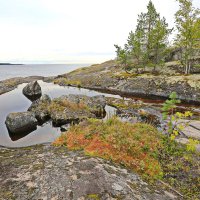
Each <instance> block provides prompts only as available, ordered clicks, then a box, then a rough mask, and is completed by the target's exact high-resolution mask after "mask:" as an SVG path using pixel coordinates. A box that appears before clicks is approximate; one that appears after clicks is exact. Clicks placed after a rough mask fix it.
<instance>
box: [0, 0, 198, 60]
mask: <svg viewBox="0 0 200 200" xmlns="http://www.w3.org/2000/svg"><path fill="white" fill-rule="evenodd" d="M148 1H149V0H0V62H13V63H16V62H18V63H97V62H102V61H105V60H108V59H113V58H114V57H115V48H114V46H113V45H114V44H119V45H123V44H124V43H125V41H126V39H127V36H128V33H129V32H130V31H131V30H134V28H135V25H136V20H137V15H138V14H140V13H141V12H144V11H146V6H147V3H148ZM152 1H153V3H154V5H155V7H156V9H157V11H158V12H160V14H161V16H165V17H166V19H167V22H168V23H169V25H170V26H173V23H174V13H175V12H176V10H177V9H178V4H177V3H176V1H175V0H152ZM193 3H194V5H195V7H200V0H194V1H193Z"/></svg>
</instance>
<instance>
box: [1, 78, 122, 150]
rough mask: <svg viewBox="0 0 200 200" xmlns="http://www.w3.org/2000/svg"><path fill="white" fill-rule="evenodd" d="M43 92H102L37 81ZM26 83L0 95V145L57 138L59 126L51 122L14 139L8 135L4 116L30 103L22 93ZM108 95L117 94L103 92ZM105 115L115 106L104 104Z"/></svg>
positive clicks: (24, 144)
mask: <svg viewBox="0 0 200 200" xmlns="http://www.w3.org/2000/svg"><path fill="white" fill-rule="evenodd" d="M38 82H39V84H40V86H41V88H42V93H43V94H48V95H49V96H50V97H51V98H56V97H59V96H61V95H67V94H83V95H87V96H95V95H100V94H103V93H100V92H96V91H92V90H87V89H79V88H74V87H62V86H59V85H54V84H53V83H45V82H43V81H38ZM25 85H26V83H24V84H21V85H19V86H18V88H16V89H15V90H13V91H11V92H8V93H5V94H3V95H0V146H7V147H22V146H30V145H34V144H40V143H47V142H52V141H54V140H55V138H57V137H58V136H59V135H60V134H61V131H60V128H55V127H53V126H52V124H51V122H48V123H46V124H44V125H43V126H38V127H37V130H35V131H33V132H32V133H30V134H28V135H26V134H24V133H22V135H21V138H20V139H18V140H16V137H15V136H10V135H9V133H8V131H7V128H6V125H5V120H6V116H7V115H8V114H9V113H11V112H23V111H27V109H28V108H29V106H30V105H31V101H29V100H28V99H27V98H26V97H25V96H24V95H23V94H22V89H23V87H24V86H25ZM104 95H105V96H108V97H117V98H119V96H118V95H109V94H104ZM106 111H107V116H106V117H105V118H108V117H109V116H110V115H113V114H114V112H115V108H112V107H109V106H106Z"/></svg>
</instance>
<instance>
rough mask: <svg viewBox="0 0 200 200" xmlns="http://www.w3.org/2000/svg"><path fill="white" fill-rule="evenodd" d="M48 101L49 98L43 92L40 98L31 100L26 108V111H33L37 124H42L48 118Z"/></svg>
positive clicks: (49, 100)
mask: <svg viewBox="0 0 200 200" xmlns="http://www.w3.org/2000/svg"><path fill="white" fill-rule="evenodd" d="M50 103H51V98H50V97H49V96H48V95H46V94H44V95H42V96H41V97H40V99H37V100H36V101H33V103H32V104H31V106H30V107H29V108H28V111H32V112H34V113H35V117H36V119H37V120H38V122H39V124H43V123H44V122H46V121H47V120H49V119H50V113H49V109H48V107H49V105H50Z"/></svg>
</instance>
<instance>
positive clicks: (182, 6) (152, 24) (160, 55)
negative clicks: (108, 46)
mask: <svg viewBox="0 0 200 200" xmlns="http://www.w3.org/2000/svg"><path fill="white" fill-rule="evenodd" d="M176 1H177V2H178V3H179V10H178V11H177V12H176V14H175V24H176V27H175V28H176V30H177V35H176V38H175V40H174V44H173V45H174V46H176V47H179V48H180V49H181V60H180V61H181V64H182V65H183V66H184V72H185V73H186V74H189V73H190V70H191V66H192V58H193V55H194V52H195V50H196V49H199V48H200V10H199V9H196V8H194V7H193V5H192V0H176ZM173 30H174V28H169V27H168V24H167V22H166V19H165V18H164V17H161V16H160V14H159V13H158V12H157V11H156V9H155V6H154V4H153V3H152V1H151V0H150V1H149V3H148V5H147V12H146V13H141V14H140V15H138V19H137V25H136V29H135V31H134V32H133V31H131V32H130V33H129V36H128V39H127V43H126V44H125V45H124V47H120V46H118V45H114V46H115V47H116V53H117V60H118V62H119V63H120V64H121V66H122V67H123V68H124V69H125V70H126V71H127V72H128V70H129V69H130V68H132V67H134V68H135V69H136V71H138V69H139V68H143V69H144V70H145V67H146V66H152V67H153V70H154V71H155V70H156V67H158V66H161V65H162V64H163V63H164V62H165V59H166V57H167V55H168V53H169V50H170V48H169V36H170V34H171V33H172V31H173Z"/></svg>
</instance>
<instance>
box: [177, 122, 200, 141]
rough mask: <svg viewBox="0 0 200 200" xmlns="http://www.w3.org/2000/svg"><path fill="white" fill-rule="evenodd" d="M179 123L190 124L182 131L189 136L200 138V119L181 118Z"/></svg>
mask: <svg viewBox="0 0 200 200" xmlns="http://www.w3.org/2000/svg"><path fill="white" fill-rule="evenodd" d="M179 123H182V124H183V125H184V124H188V125H187V126H186V127H185V128H184V130H183V131H182V133H183V134H184V135H185V136H186V137H189V138H194V139H198V140H200V121H197V120H179Z"/></svg>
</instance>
